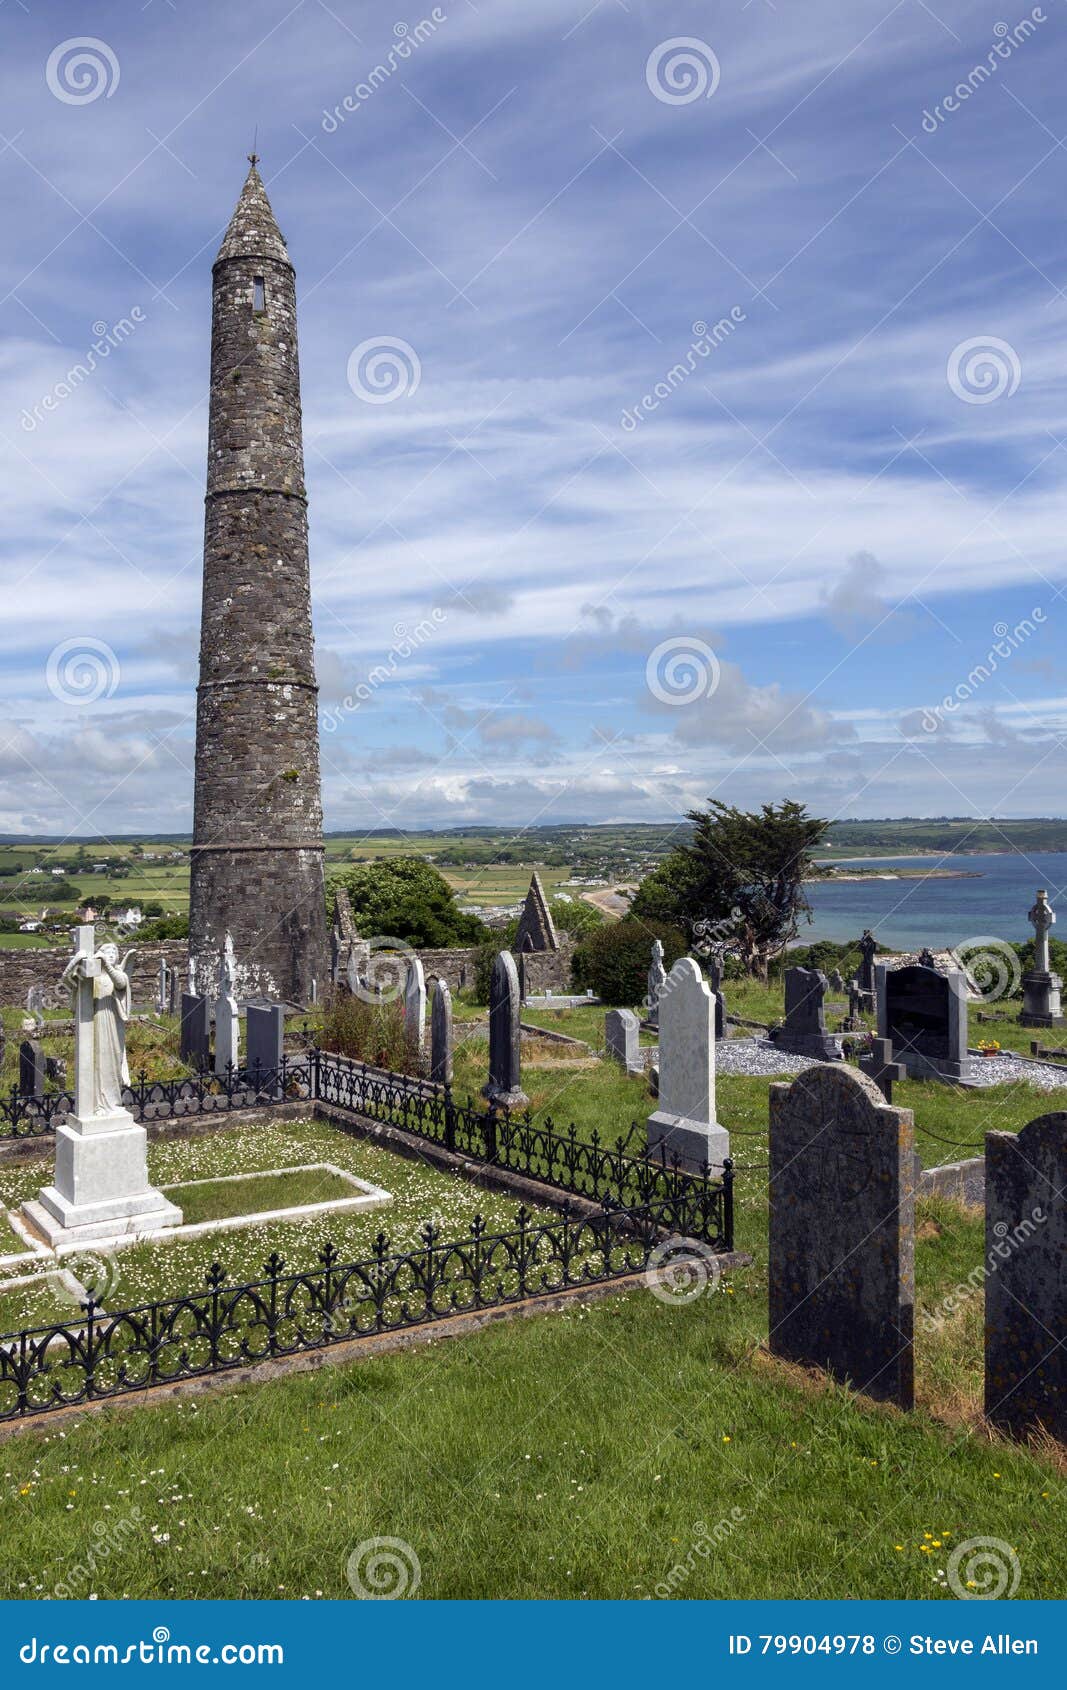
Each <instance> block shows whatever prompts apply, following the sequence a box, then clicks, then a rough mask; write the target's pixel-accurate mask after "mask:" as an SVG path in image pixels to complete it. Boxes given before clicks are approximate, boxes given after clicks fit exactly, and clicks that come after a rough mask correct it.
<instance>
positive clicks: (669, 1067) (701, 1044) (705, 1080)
mask: <svg viewBox="0 0 1067 1690" xmlns="http://www.w3.org/2000/svg"><path fill="white" fill-rule="evenodd" d="M658 1104H659V1107H658V1108H657V1109H656V1111H655V1113H654V1114H652V1115H650V1116H649V1118H648V1148H649V1150H650V1151H653V1152H661V1151H662V1152H665V1153H666V1154H667V1156H668V1157H673V1156H675V1155H677V1156H678V1157H679V1159H680V1163H681V1165H682V1167H684V1168H687V1169H690V1170H697V1171H699V1170H700V1169H701V1168H702V1167H703V1166H704V1165H705V1164H709V1165H710V1166H711V1167H712V1168H721V1167H722V1165H723V1163H724V1162H725V1160H726V1158H727V1157H728V1156H729V1154H730V1135H729V1133H728V1132H727V1131H726V1129H725V1128H724V1127H721V1126H720V1125H719V1123H718V1121H717V1120H716V1117H715V996H714V993H713V992H712V990H711V988H710V987H709V985H708V983H707V981H706V980H705V979H704V976H703V974H702V973H701V972H700V966H699V964H698V963H697V962H695V961H694V959H693V958H692V957H681V958H680V959H679V961H678V962H676V963H675V965H674V967H673V968H672V969H671V971H670V973H669V975H668V976H667V979H666V982H665V984H664V987H663V990H662V992H661V993H660V998H659V1097H658Z"/></svg>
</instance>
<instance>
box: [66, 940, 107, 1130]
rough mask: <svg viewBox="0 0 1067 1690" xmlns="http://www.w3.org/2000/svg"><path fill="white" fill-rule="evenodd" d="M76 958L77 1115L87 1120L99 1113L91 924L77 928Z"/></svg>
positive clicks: (72, 967) (72, 966)
mask: <svg viewBox="0 0 1067 1690" xmlns="http://www.w3.org/2000/svg"><path fill="white" fill-rule="evenodd" d="M74 935H75V937H74V956H73V957H72V959H71V961H70V962H69V963H68V964H67V970H66V972H65V974H64V979H66V978H67V976H68V975H69V976H70V978H71V981H72V984H73V989H74V1113H75V1115H77V1117H78V1119H79V1120H81V1121H85V1120H87V1119H88V1118H89V1116H90V1115H94V1114H95V1113H96V1079H95V1073H94V1069H95V1062H94V1049H93V1044H94V1040H93V990H94V983H95V981H96V978H97V976H98V975H99V973H100V959H99V957H98V956H97V954H96V930H95V928H94V927H93V925H92V923H91V922H88V923H86V924H85V925H84V926H81V927H76V928H75V929H74Z"/></svg>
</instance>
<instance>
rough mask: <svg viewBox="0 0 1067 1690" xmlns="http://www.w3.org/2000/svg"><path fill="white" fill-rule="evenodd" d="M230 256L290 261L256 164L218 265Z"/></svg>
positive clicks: (280, 261)
mask: <svg viewBox="0 0 1067 1690" xmlns="http://www.w3.org/2000/svg"><path fill="white" fill-rule="evenodd" d="M228 258H270V259H273V260H274V261H275V263H277V264H290V265H291V263H292V260H291V259H290V257H289V249H288V247H287V246H286V244H285V240H284V238H283V236H282V232H281V230H280V229H279V227H278V225H277V223H276V222H275V220H274V213H273V211H272V210H271V206H270V200H269V199H268V198H267V190H266V188H265V187H264V186H263V178H262V177H261V176H260V174H259V171H258V170H257V169H256V167H255V165H254V164H253V166H252V168H251V170H250V171H249V172H248V175H247V176H246V177H245V185H244V187H243V188H242V189H241V197H240V199H239V200H238V201H237V205H236V208H235V210H234V214H233V216H232V217H231V218H230V226H229V228H228V229H227V231H226V233H225V235H224V237H223V241H222V245H221V246H220V247H219V252H218V257H217V258H216V260H215V263H216V264H221V263H222V262H223V261H224V260H225V259H228Z"/></svg>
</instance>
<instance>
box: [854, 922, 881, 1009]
mask: <svg viewBox="0 0 1067 1690" xmlns="http://www.w3.org/2000/svg"><path fill="white" fill-rule="evenodd" d="M877 950H878V941H877V939H876V938H875V936H874V934H873V933H872V932H871V930H870V928H869V927H865V928H864V929H863V938H862V939H861V940H860V966H859V973H858V974H857V976H856V980H857V984H858V985H859V989H860V991H861V992H868V993H871V992H873V991H874V958H875V954H876V952H877Z"/></svg>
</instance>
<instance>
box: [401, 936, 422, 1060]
mask: <svg viewBox="0 0 1067 1690" xmlns="http://www.w3.org/2000/svg"><path fill="white" fill-rule="evenodd" d="M404 1027H405V1029H406V1031H407V1034H408V1037H409V1038H410V1039H412V1040H413V1041H414V1044H415V1048H416V1050H417V1051H418V1053H419V1055H420V1056H422V1055H424V1054H425V1051H426V975H425V973H424V972H423V967H422V963H421V962H420V960H419V958H418V957H417V956H411V957H409V958H408V965H407V974H406V976H405V979H404Z"/></svg>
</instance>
